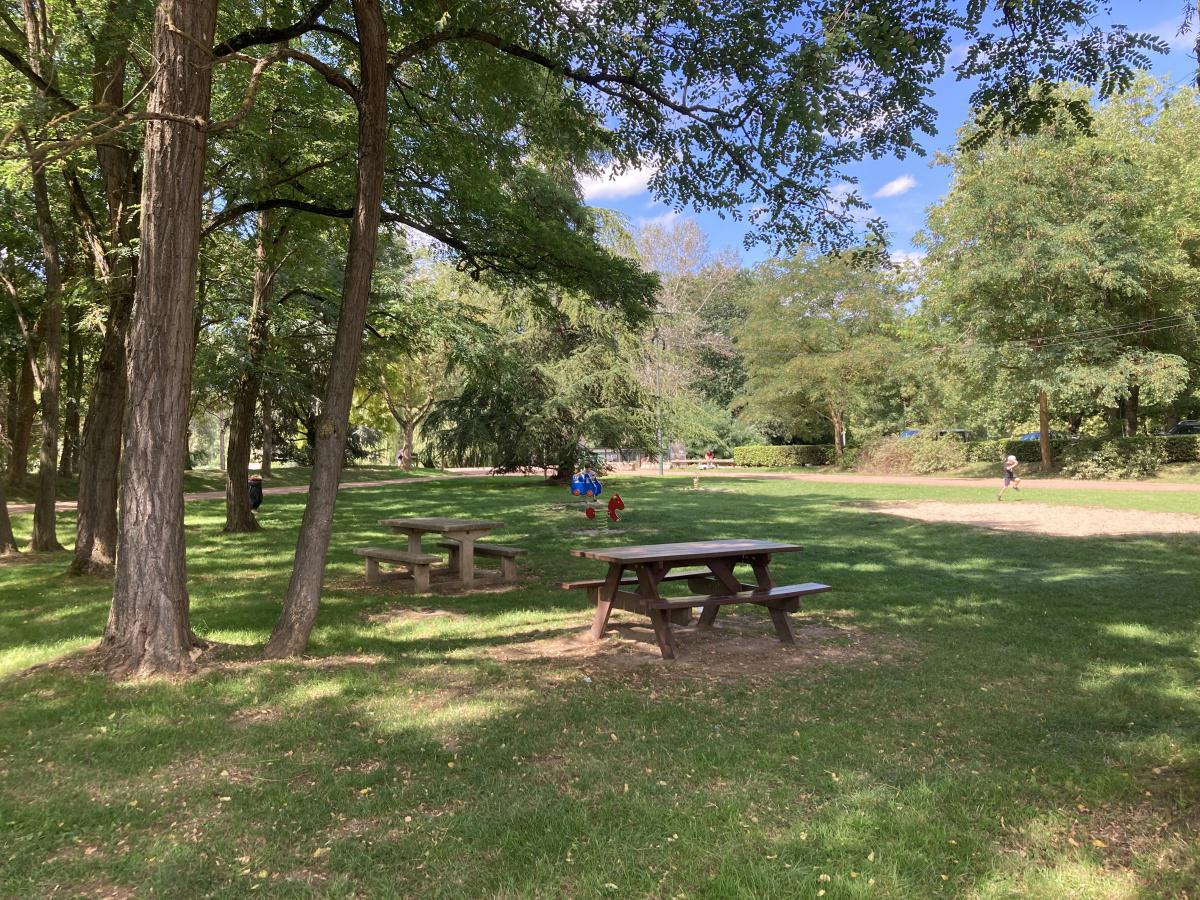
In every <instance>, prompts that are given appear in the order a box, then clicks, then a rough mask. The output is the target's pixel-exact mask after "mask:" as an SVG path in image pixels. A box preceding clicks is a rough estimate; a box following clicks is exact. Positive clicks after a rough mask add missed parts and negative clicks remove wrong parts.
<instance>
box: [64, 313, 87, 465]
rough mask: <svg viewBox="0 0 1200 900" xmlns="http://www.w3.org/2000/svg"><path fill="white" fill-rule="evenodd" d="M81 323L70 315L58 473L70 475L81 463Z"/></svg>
mask: <svg viewBox="0 0 1200 900" xmlns="http://www.w3.org/2000/svg"><path fill="white" fill-rule="evenodd" d="M82 343H83V342H82V341H81V340H80V336H79V323H78V322H77V321H76V317H75V316H69V317H68V325H67V358H66V371H65V374H64V375H63V383H64V384H65V385H66V400H67V402H66V408H65V409H64V410H63V424H62V449H61V450H60V451H59V457H58V474H59V475H61V476H63V477H64V478H70V477H71V476H72V475H74V474H75V473H76V472H77V471H78V467H79V407H80V404H81V403H82V402H83V347H82Z"/></svg>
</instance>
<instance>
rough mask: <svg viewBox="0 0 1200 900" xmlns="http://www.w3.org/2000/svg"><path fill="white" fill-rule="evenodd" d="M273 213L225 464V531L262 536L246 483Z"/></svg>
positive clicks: (263, 347) (259, 257)
mask: <svg viewBox="0 0 1200 900" xmlns="http://www.w3.org/2000/svg"><path fill="white" fill-rule="evenodd" d="M271 218H272V216H271V213H270V212H269V211H267V212H260V213H259V214H258V229H257V240H256V242H255V253H254V255H255V270H254V297H253V299H252V301H251V305H250V321H249V322H248V324H247V328H246V368H245V369H244V370H243V372H242V374H241V377H240V378H239V379H238V383H237V388H236V389H235V391H234V396H233V411H232V413H231V414H230V417H229V455H228V457H227V460H226V464H225V530H226V531H231V532H244V531H257V530H258V520H257V519H255V517H254V511H253V510H252V509H251V508H250V497H249V494H248V492H247V489H246V482H247V480H248V479H249V477H250V444H251V442H252V438H253V436H254V410H255V407H256V406H257V405H258V395H259V392H260V389H261V386H262V375H261V367H262V362H263V357H264V356H265V355H266V352H267V341H268V339H269V335H270V321H271V292H272V290H273V289H274V286H275V272H276V269H275V260H274V254H273V252H272V245H273V244H274V241H275V238H274V232H273V230H272V227H271Z"/></svg>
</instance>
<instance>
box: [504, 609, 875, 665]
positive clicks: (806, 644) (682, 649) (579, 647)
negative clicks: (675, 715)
mask: <svg viewBox="0 0 1200 900" xmlns="http://www.w3.org/2000/svg"><path fill="white" fill-rule="evenodd" d="M609 624H610V631H609V632H608V633H607V634H606V635H605V637H604V640H601V641H593V640H592V639H591V637H590V635H589V634H588V630H587V629H586V628H582V629H578V630H572V631H570V632H569V633H566V634H563V633H562V632H561V631H557V632H555V633H553V634H550V635H548V636H546V637H541V638H535V639H534V640H530V641H525V642H521V643H511V644H505V645H504V646H501V647H496V648H493V649H492V650H490V651H489V654H488V655H489V656H490V657H491V658H493V659H497V660H500V661H504V662H514V661H533V662H557V663H566V664H570V665H575V666H577V667H579V668H580V669H582V670H583V671H584V672H585V673H587V672H590V671H599V672H603V671H627V670H630V669H636V668H640V667H643V666H663V667H668V668H669V669H670V670H671V671H672V672H676V673H679V674H690V675H701V676H712V677H716V678H721V679H726V678H740V677H747V678H754V677H757V676H768V677H777V676H778V675H779V674H780V672H781V671H785V670H800V669H816V668H820V667H822V666H838V665H846V664H862V663H866V662H868V661H870V662H873V663H876V664H878V663H879V661H880V660H884V659H890V658H891V656H889V653H888V651H889V650H891V649H894V648H890V647H888V646H887V643H886V640H885V639H884V638H883V637H882V636H880V635H876V634H873V633H870V632H865V631H863V630H861V629H859V628H856V627H855V626H853V625H851V624H847V623H836V624H835V623H834V622H833V621H832V617H828V616H822V617H820V618H818V617H815V616H804V615H799V616H793V617H792V625H793V630H794V631H795V635H796V643H795V645H793V646H791V647H788V646H785V645H784V644H781V643H779V640H778V639H777V638H776V637H775V632H774V630H773V628H772V627H771V623H770V621H769V620H768V619H766V618H765V617H760V616H753V615H739V614H733V613H722V614H721V617H720V618H718V619H717V623H716V627H714V628H713V629H711V630H708V631H701V630H700V629H699V628H698V627H697V626H696V622H695V620H693V622H692V624H691V625H687V626H679V625H676V626H673V627H672V633H673V635H674V637H675V652H676V658H675V659H674V660H664V659H662V657H661V655H660V654H659V650H658V644H657V643H656V642H655V639H654V630H653V629H652V628H651V627H650V623H649V621H648V620H647V619H644V618H640V617H636V616H633V615H630V614H625V613H619V612H615V611H614V613H613V617H612V619H611V620H610V623H609Z"/></svg>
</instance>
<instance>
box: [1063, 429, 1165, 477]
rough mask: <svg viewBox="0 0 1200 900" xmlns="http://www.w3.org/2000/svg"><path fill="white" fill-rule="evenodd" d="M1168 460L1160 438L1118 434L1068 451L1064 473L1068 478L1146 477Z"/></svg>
mask: <svg viewBox="0 0 1200 900" xmlns="http://www.w3.org/2000/svg"><path fill="white" fill-rule="evenodd" d="M1166 461H1167V453H1166V449H1165V447H1164V446H1163V441H1162V440H1154V439H1153V438H1151V439H1149V440H1147V439H1144V438H1118V439H1116V440H1112V441H1108V442H1106V443H1105V444H1103V445H1102V446H1100V447H1098V448H1096V449H1088V448H1086V447H1081V448H1079V449H1078V450H1076V451H1073V452H1072V453H1070V454H1069V458H1068V459H1067V462H1066V463H1065V464H1064V465H1063V474H1064V475H1067V476H1068V477H1070V478H1147V477H1149V476H1151V475H1153V474H1154V473H1155V472H1157V471H1158V470H1159V469H1160V468H1162V465H1163V463H1165V462H1166Z"/></svg>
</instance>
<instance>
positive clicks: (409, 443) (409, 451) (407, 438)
mask: <svg viewBox="0 0 1200 900" xmlns="http://www.w3.org/2000/svg"><path fill="white" fill-rule="evenodd" d="M402 427H403V428H404V446H403V447H402V448H401V449H400V468H402V469H404V471H406V472H407V471H408V470H409V469H411V468H412V463H413V442H414V433H415V432H416V430H417V424H416V423H415V422H413V421H412V420H409V421H407V422H405V423H404V424H403V426H402Z"/></svg>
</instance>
